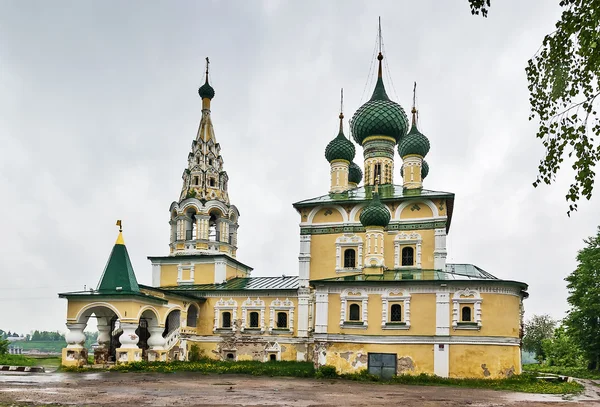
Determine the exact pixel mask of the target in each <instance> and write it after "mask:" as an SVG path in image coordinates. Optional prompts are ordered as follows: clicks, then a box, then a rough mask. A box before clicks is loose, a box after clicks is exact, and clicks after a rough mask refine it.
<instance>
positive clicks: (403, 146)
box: [398, 124, 430, 157]
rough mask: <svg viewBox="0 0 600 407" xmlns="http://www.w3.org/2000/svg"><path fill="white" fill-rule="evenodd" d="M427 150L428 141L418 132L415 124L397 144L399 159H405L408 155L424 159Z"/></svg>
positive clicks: (428, 146)
mask: <svg viewBox="0 0 600 407" xmlns="http://www.w3.org/2000/svg"><path fill="white" fill-rule="evenodd" d="M429 148H430V144H429V139H428V138H427V137H425V136H424V135H423V134H422V133H421V132H419V130H418V129H417V126H416V124H413V125H412V127H411V129H410V131H409V132H408V134H407V135H406V136H405V137H403V138H402V140H400V143H398V153H399V154H400V157H405V156H407V155H409V154H418V155H420V156H421V157H425V156H426V155H427V153H428V152H429Z"/></svg>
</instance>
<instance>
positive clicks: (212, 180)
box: [210, 178, 215, 187]
mask: <svg viewBox="0 0 600 407" xmlns="http://www.w3.org/2000/svg"><path fill="white" fill-rule="evenodd" d="M210 186H211V187H214V186H215V179H214V178H211V179H210Z"/></svg>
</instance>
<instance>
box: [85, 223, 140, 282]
mask: <svg viewBox="0 0 600 407" xmlns="http://www.w3.org/2000/svg"><path fill="white" fill-rule="evenodd" d="M96 290H97V291H98V292H100V293H101V294H114V293H123V294H131V293H139V292H140V287H139V286H138V283H137V280H136V278H135V273H134V272H133V266H132V265H131V260H130V259H129V254H128V253H127V247H125V242H124V241H123V236H122V235H121V233H119V238H118V239H117V242H116V243H115V246H114V247H113V249H112V252H111V253H110V257H109V259H108V263H106V267H105V268H104V272H103V273H102V277H101V278H100V283H98V288H97V289H96Z"/></svg>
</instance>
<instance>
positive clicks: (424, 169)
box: [421, 160, 429, 179]
mask: <svg viewBox="0 0 600 407" xmlns="http://www.w3.org/2000/svg"><path fill="white" fill-rule="evenodd" d="M427 174H429V164H427V161H425V160H423V162H422V163H421V179H425V177H426V176H427Z"/></svg>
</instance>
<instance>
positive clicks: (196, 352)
mask: <svg viewBox="0 0 600 407" xmlns="http://www.w3.org/2000/svg"><path fill="white" fill-rule="evenodd" d="M188 359H189V361H190V362H198V361H200V360H202V359H204V351H203V350H200V348H198V345H192V346H191V347H190V353H189V354H188Z"/></svg>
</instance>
